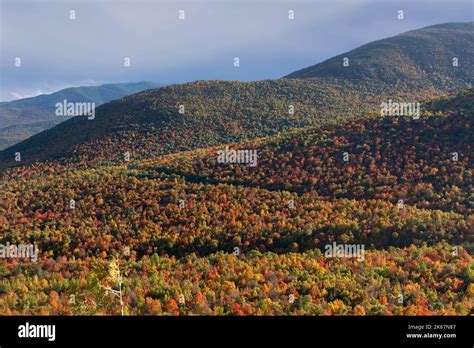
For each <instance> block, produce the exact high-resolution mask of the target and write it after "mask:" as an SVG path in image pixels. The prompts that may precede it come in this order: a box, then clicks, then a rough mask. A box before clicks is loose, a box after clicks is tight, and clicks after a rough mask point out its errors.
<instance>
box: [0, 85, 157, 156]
mask: <svg viewBox="0 0 474 348" xmlns="http://www.w3.org/2000/svg"><path fill="white" fill-rule="evenodd" d="M158 86H159V84H157V83H155V82H147V81H143V82H131V83H110V84H104V85H100V86H88V87H72V88H66V89H63V90H60V91H58V92H54V93H51V94H42V95H39V96H36V97H32V98H25V99H20V100H15V101H11V102H3V103H0V124H1V126H0V150H1V149H4V148H6V147H8V146H11V145H13V144H15V143H18V142H20V141H22V140H24V139H26V138H28V137H30V136H32V135H33V134H37V133H39V132H41V131H43V130H45V129H48V128H51V127H53V126H54V125H56V124H58V123H61V122H63V121H64V120H66V119H67V118H68V117H67V116H56V114H55V104H56V103H62V102H63V101H64V100H67V101H68V102H73V103H76V102H78V103H83V102H90V103H92V102H94V103H95V104H96V106H99V105H101V104H104V103H107V102H109V101H111V100H114V99H118V98H122V97H124V96H127V95H131V94H134V93H138V92H141V91H143V90H146V89H151V88H157V87H158Z"/></svg>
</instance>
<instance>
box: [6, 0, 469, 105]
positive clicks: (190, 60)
mask: <svg viewBox="0 0 474 348" xmlns="http://www.w3.org/2000/svg"><path fill="white" fill-rule="evenodd" d="M0 4H1V6H0V16H1V32H0V36H1V40H0V45H1V47H0V48H1V51H0V66H1V76H0V77H1V83H0V87H1V89H0V100H1V101H8V100H13V99H18V98H24V97H29V96H35V95H38V94H41V93H51V92H54V91H56V90H59V89H62V88H66V87H70V86H79V85H96V84H101V83H106V82H128V81H141V80H148V81H156V82H161V83H177V82H187V81H193V80H202V79H219V80H222V79H231V80H261V79H271V78H279V77H281V76H284V75H286V74H288V73H290V72H292V71H294V70H297V69H300V68H303V67H306V66H309V65H313V64H316V63H319V62H321V61H323V60H325V59H327V58H329V57H331V56H334V55H337V54H340V53H343V52H345V51H347V50H350V49H353V48H356V47H358V46H361V45H363V44H365V43H368V42H370V41H373V40H377V39H382V38H385V37H389V36H393V35H396V34H399V33H402V32H405V31H408V30H412V29H418V28H422V27H425V26H428V25H432V24H438V23H445V22H466V21H472V20H473V13H474V12H473V11H474V9H473V5H472V4H473V2H472V0H345V1H343V0H307V1H304V0H293V1H286V0H280V1H279V0H273V1H270V0H252V1H251V0H248V1H245V0H240V1H237V0H234V1H225V0H220V1H219V0H194V1H176V0H173V1H161V0H134V1H132V0H127V1H120V0H118V1H117V0H115V1H111V0H97V1H92V0H62V1H60V0H37V1H32V0H0ZM71 10H74V11H75V15H76V19H74V20H71V19H70V11H71ZM180 10H184V11H185V19H184V20H180V19H179V17H178V16H179V11H180ZM289 10H294V13H295V18H294V20H290V19H289V18H288V11H289ZM398 10H403V11H404V17H405V18H404V19H403V20H399V19H398V18H397V15H398V13H397V12H398ZM17 57H19V58H21V67H15V58H17ZM125 57H129V58H130V63H131V66H130V67H124V58H125ZM234 57H239V59H240V67H239V68H235V67H234V65H233V63H234Z"/></svg>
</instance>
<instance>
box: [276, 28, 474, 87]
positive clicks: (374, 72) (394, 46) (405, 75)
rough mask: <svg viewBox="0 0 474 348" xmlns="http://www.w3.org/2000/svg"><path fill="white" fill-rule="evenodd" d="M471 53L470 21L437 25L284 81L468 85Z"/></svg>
mask: <svg viewBox="0 0 474 348" xmlns="http://www.w3.org/2000/svg"><path fill="white" fill-rule="evenodd" d="M473 52H474V22H467V23H446V24H437V25H433V26H429V27H426V28H422V29H418V30H412V31H408V32H405V33H402V34H399V35H396V36H393V37H390V38H386V39H382V40H378V41H374V42H371V43H368V44H366V45H363V46H361V47H359V48H356V49H354V50H351V51H349V52H346V53H343V54H341V55H338V56H335V57H333V58H330V59H328V60H325V61H324V62H322V63H319V64H316V65H312V66H310V67H307V68H304V69H301V70H298V71H295V72H293V73H291V74H289V75H287V76H285V78H298V79H310V78H321V77H344V78H346V79H350V80H352V81H353V80H362V81H363V80H371V79H377V80H380V81H382V82H383V83H385V84H390V85H396V84H400V83H402V84H407V85H408V86H410V87H411V88H419V87H423V86H424V87H428V86H429V87H434V88H448V89H455V88H459V87H470V85H473V84H474V54H473ZM344 58H347V59H348V61H346V62H347V63H348V66H344V64H343V63H344ZM453 59H457V66H455V64H456V63H455V62H454V61H453ZM453 64H454V65H453ZM346 65H347V64H346Z"/></svg>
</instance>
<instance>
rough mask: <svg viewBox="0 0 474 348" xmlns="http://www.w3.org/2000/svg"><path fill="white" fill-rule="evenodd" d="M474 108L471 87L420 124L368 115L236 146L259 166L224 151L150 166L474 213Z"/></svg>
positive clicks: (431, 109) (441, 102)
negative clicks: (230, 160)
mask: <svg viewBox="0 0 474 348" xmlns="http://www.w3.org/2000/svg"><path fill="white" fill-rule="evenodd" d="M473 105H474V90H473V89H471V90H468V91H463V92H461V93H458V94H455V95H452V96H447V97H443V98H439V99H435V100H432V101H430V102H427V103H426V105H424V109H425V111H424V112H423V113H422V115H421V117H420V119H418V120H414V119H413V118H409V117H396V116H387V117H381V116H372V117H364V118H361V119H354V120H350V121H347V122H343V123H340V124H337V125H327V126H320V127H316V128H314V129H307V130H302V131H298V132H294V133H293V134H289V135H285V136H280V137H275V138H272V139H268V140H257V141H254V142H248V143H244V144H236V145H235V146H234V147H233V148H235V149H254V150H256V151H257V154H258V165H257V166H256V167H250V166H248V165H239V164H221V163H218V161H217V159H218V156H217V150H219V149H223V147H222V146H221V147H216V148H212V149H203V150H198V151H196V152H190V153H186V154H176V155H170V156H167V157H164V158H160V159H157V160H149V161H146V162H144V163H145V164H144V166H145V167H146V168H149V169H151V170H155V171H157V172H160V171H162V170H165V171H167V172H168V173H176V174H180V175H184V176H186V177H187V178H188V180H194V181H196V180H197V181H203V182H226V183H232V184H242V185H246V186H254V187H255V186H257V187H264V188H267V189H272V190H288V191H293V192H297V193H305V192H307V193H309V192H315V193H317V195H318V196H319V197H322V198H325V199H330V198H349V199H383V200H387V201H390V202H392V203H397V202H398V201H399V200H400V199H401V200H403V201H404V203H406V204H415V205H417V206H419V207H424V208H430V209H442V210H445V211H456V212H459V213H462V214H472V213H473V211H474V210H473V209H474V206H473V205H472V204H473V202H474V186H473V182H474V180H473V175H474V171H473V165H472V159H473V158H474V148H473V144H474V132H473V131H472V129H473V128H474V126H473V120H474V109H473ZM455 154H456V156H457V157H456V158H455V157H454V156H455ZM345 157H346V160H345V159H344V158H345Z"/></svg>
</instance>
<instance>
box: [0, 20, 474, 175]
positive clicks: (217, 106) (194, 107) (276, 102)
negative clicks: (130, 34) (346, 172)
mask: <svg viewBox="0 0 474 348" xmlns="http://www.w3.org/2000/svg"><path fill="white" fill-rule="evenodd" d="M451 27H454V28H455V29H449V28H451ZM458 27H460V28H462V29H459V28H458ZM430 28H431V29H429V28H425V29H421V30H419V31H412V32H409V33H406V34H402V35H400V37H402V38H403V40H402V42H403V43H404V45H408V46H406V47H405V46H403V45H401V44H400V46H396V45H395V46H394V44H393V40H395V41H396V42H398V41H400V39H394V38H389V39H386V40H381V41H377V42H376V43H372V44H369V45H367V46H364V47H365V48H364V50H363V51H361V53H360V54H363V55H364V57H366V58H367V59H369V60H371V59H373V60H374V61H377V62H378V63H377V64H375V63H374V64H372V63H370V62H369V61H367V62H366V63H364V64H362V63H360V65H359V68H360V69H362V70H360V69H359V68H357V69H353V68H354V67H351V69H349V70H340V69H339V70H338V69H325V70H324V71H325V73H324V74H323V75H324V76H320V77H317V78H311V79H303V78H291V79H290V78H283V79H279V80H272V81H270V80H268V81H257V82H231V81H197V82H193V83H187V84H181V85H174V86H169V87H165V88H160V89H156V90H148V91H145V92H142V93H138V94H136V95H133V96H130V97H126V98H123V99H120V100H117V101H114V102H112V103H108V104H106V105H102V106H101V107H99V108H97V110H96V118H95V119H94V120H87V119H86V118H85V117H74V118H73V119H70V120H67V121H65V122H63V123H61V124H60V125H58V126H56V127H55V128H53V129H50V130H47V131H45V132H42V133H40V134H37V135H36V136H33V137H32V138H30V139H27V140H26V141H23V142H21V143H20V144H17V145H15V146H12V147H10V148H8V149H7V150H5V151H2V152H0V161H1V164H0V166H1V167H3V168H5V167H8V166H15V165H24V164H28V163H31V162H34V161H36V160H47V159H59V158H61V159H63V160H66V161H74V162H84V161H88V162H90V161H92V162H98V161H108V162H117V161H121V158H123V156H124V153H126V152H129V153H130V154H131V156H132V157H134V158H146V157H150V156H157V155H161V154H166V153H172V152H177V151H184V150H190V149H193V148H199V147H209V146H215V145H219V144H223V143H231V142H238V141H242V140H246V139H255V138H258V137H262V136H269V135H275V134H278V133H280V132H284V131H288V130H290V129H295V128H304V127H307V126H314V125H317V124H324V123H326V122H337V121H338V120H340V119H345V118H351V117H359V116H361V115H364V114H366V113H369V112H377V110H379V109H380V103H381V102H382V101H385V100H387V99H389V98H392V99H396V98H398V99H404V100H409V101H418V100H420V99H421V98H426V97H428V96H433V95H437V94H440V93H442V92H443V91H445V90H448V89H450V88H453V87H466V86H468V85H469V84H470V83H471V82H472V70H471V69H470V67H472V54H470V53H472V51H474V50H473V49H472V41H469V39H470V38H472V30H470V29H471V28H472V26H470V25H469V24H457V25H453V24H445V25H440V26H435V27H430ZM437 28H438V29H437ZM426 32H428V33H429V35H428V34H426ZM398 37H399V36H397V37H396V38H398ZM420 37H421V38H423V40H421V39H420ZM420 40H421V41H420ZM466 40H467V41H468V42H466ZM433 45H435V46H436V47H437V49H438V50H440V51H442V52H445V51H446V52H448V53H447V54H448V55H449V54H450V53H451V52H454V50H455V48H460V47H462V50H458V53H459V52H460V54H458V56H459V58H460V61H461V62H462V64H461V66H460V67H458V68H457V70H456V71H457V72H456V73H455V74H454V75H450V73H448V72H447V70H446V69H447V68H446V64H448V63H449V61H448V62H444V61H442V59H443V58H439V55H438V54H436V55H435V56H436V57H437V58H436V59H435V60H434V61H431V63H429V64H430V69H425V70H423V71H424V72H423V74H422V75H423V78H418V77H417V76H418V75H413V76H412V75H410V74H408V75H407V74H404V75H400V76H399V77H400V81H402V82H403V83H398V82H394V81H392V80H393V79H392V77H393V76H392V75H393V74H394V73H396V74H397V76H398V69H400V67H402V66H405V62H404V61H403V62H400V61H399V60H396V59H393V57H392V56H393V54H394V50H399V49H400V50H401V51H400V52H403V51H404V50H410V49H412V48H413V47H414V46H416V50H415V51H416V52H419V51H420V52H432V50H433ZM359 50H360V49H359ZM355 51H357V50H355ZM351 52H354V51H351ZM357 52H359V51H357ZM427 54H428V53H427ZM390 57H392V58H390ZM334 59H336V60H337V59H338V58H337V57H336V58H334ZM426 59H428V58H427V56H426V55H425V54H424V53H423V54H419V55H413V56H412V57H410V62H411V63H410V64H415V65H416V66H417V67H424V66H425V65H426V64H428V63H427V62H426ZM440 59H441V60H440ZM369 63H370V64H369ZM402 63H403V64H402ZM322 64H325V63H322ZM367 64H368V65H367ZM363 69H369V70H371V71H373V72H374V73H371V74H366V73H365V72H364V70H363ZM417 69H418V68H417ZM420 69H421V68H420ZM453 69H454V68H453ZM354 71H355V72H354ZM357 71H358V72H357ZM408 73H410V71H408ZM295 74H296V73H295ZM299 75H300V74H298V76H299ZM293 76H294V75H290V77H293ZM453 76H454V77H456V78H454V77H453ZM436 79H439V80H440V81H441V80H443V81H445V82H446V83H445V84H439V83H434V82H433V81H435V80H436ZM290 106H293V108H294V112H293V113H290ZM16 152H20V153H21V156H22V162H21V163H18V162H15V161H14V160H13V159H14V154H15V153H16Z"/></svg>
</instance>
